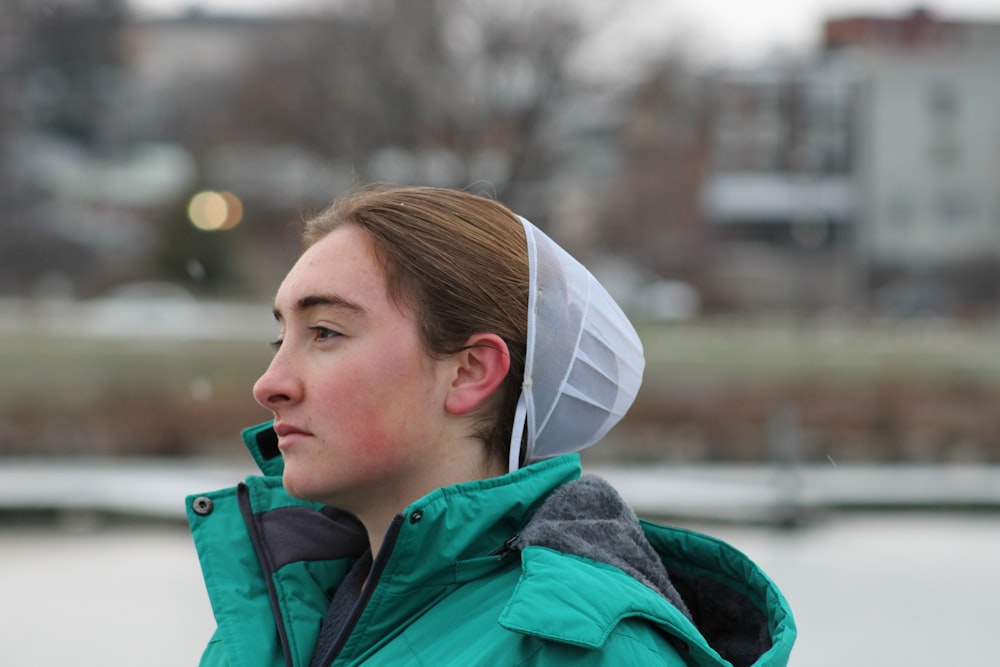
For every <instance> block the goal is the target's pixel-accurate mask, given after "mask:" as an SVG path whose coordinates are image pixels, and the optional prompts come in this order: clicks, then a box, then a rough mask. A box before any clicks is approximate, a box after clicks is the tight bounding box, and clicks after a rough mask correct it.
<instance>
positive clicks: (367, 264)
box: [275, 227, 387, 310]
mask: <svg viewBox="0 0 1000 667" xmlns="http://www.w3.org/2000/svg"><path fill="white" fill-rule="evenodd" d="M330 293H335V294H338V295H340V296H341V297H342V298H344V299H347V300H350V301H356V302H358V303H360V304H362V305H363V304H364V303H369V304H370V305H371V306H375V305H378V304H380V303H382V302H384V301H386V299H387V295H386V281H385V276H384V273H383V271H382V268H381V266H380V265H379V263H378V260H377V259H376V257H375V252H374V249H373V247H372V243H371V240H370V239H369V238H368V236H367V234H365V233H364V232H363V231H362V230H361V229H358V228H356V227H341V228H338V229H335V230H334V231H332V232H330V233H329V234H327V235H326V236H324V237H323V238H322V239H320V240H319V241H317V242H316V243H314V244H313V245H312V246H310V247H309V248H308V249H307V250H306V251H305V252H304V253H302V256H301V257H299V259H298V261H296V262H295V265H294V266H292V268H291V270H290V271H289V272H288V275H287V276H285V279H284V281H282V283H281V286H280V287H279V288H278V293H277V295H276V297H275V306H276V307H277V308H278V309H280V310H284V309H285V308H288V307H290V306H291V305H293V304H294V303H296V302H298V301H300V300H301V299H303V298H305V297H308V296H312V295H321V294H330Z"/></svg>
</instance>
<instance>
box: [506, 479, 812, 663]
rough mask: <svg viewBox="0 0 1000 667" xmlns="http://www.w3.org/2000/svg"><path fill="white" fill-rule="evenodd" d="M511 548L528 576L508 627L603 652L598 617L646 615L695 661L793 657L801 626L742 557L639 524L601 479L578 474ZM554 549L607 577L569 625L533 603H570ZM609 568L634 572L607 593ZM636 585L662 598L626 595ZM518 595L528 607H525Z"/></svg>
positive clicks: (573, 612)
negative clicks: (560, 600)
mask: <svg viewBox="0 0 1000 667" xmlns="http://www.w3.org/2000/svg"><path fill="white" fill-rule="evenodd" d="M678 537H680V541H678V539H677V538H678ZM654 544H655V546H654ZM511 546H512V548H514V549H520V550H521V551H522V560H523V564H522V565H523V568H524V570H525V574H524V575H523V576H522V583H521V584H520V585H519V587H518V590H517V591H516V592H515V595H514V598H512V602H511V604H509V605H508V607H507V609H506V610H505V615H504V617H503V618H502V620H501V622H502V623H504V624H505V625H507V626H508V627H511V628H512V629H518V630H520V631H523V632H529V633H532V634H538V635H540V636H546V637H549V638H558V639H561V640H562V641H570V642H573V643H577V644H579V645H582V646H599V645H600V644H601V643H602V642H603V641H604V640H605V639H606V637H607V633H608V632H610V629H611V626H610V625H602V624H601V623H597V624H594V623H593V620H594V617H595V616H604V617H605V618H606V619H620V618H623V617H626V616H642V617H645V618H647V619H648V620H650V621H653V622H655V623H657V624H659V625H660V626H661V627H662V628H664V629H665V630H666V631H667V632H668V633H669V634H670V635H672V636H673V637H674V638H675V642H676V646H677V648H678V650H679V651H680V652H682V653H685V654H687V655H688V658H689V659H690V660H691V661H693V664H699V665H701V664H704V665H717V664H719V659H720V658H721V659H722V660H724V661H726V662H724V663H723V664H731V665H734V666H735V667H740V666H749V665H754V664H761V665H763V664H784V662H783V661H784V659H786V658H787V654H788V652H789V651H790V648H791V644H792V641H793V639H794V636H795V628H794V623H793V621H792V619H791V615H790V613H788V612H787V605H785V604H784V600H783V598H781V594H780V592H778V589H777V587H776V586H775V585H774V584H773V583H772V582H771V581H770V580H769V579H767V577H766V576H765V575H764V574H763V573H762V572H760V570H759V569H757V568H756V566H754V565H753V564H752V563H751V562H750V561H749V560H748V559H747V558H746V557H745V556H743V554H741V553H739V552H738V551H737V550H735V549H733V548H732V547H730V546H728V545H726V544H725V543H722V542H720V541H718V540H715V539H713V538H710V537H707V536H704V535H699V534H697V533H693V532H688V531H681V530H679V529H675V528H666V527H663V526H658V525H656V524H652V523H649V522H644V521H640V520H639V519H637V517H636V515H635V513H634V512H633V511H632V509H631V508H630V507H629V506H628V504H627V503H625V501H624V500H623V499H622V498H621V496H620V495H619V494H618V492H617V491H616V490H615V489H614V488H613V487H612V486H611V485H609V484H608V483H607V482H605V481H604V480H602V479H600V478H598V477H594V476H585V477H581V478H580V479H577V480H574V481H571V482H569V483H566V484H564V485H563V486H562V487H560V488H559V489H557V490H555V491H554V492H553V493H552V494H551V495H550V496H549V497H548V498H547V499H546V501H545V503H544V504H543V505H542V506H541V507H540V508H539V509H538V511H537V512H536V513H535V514H534V515H533V517H532V519H531V520H530V521H529V522H528V524H527V525H526V526H525V527H524V528H523V529H522V531H521V533H520V535H519V537H518V538H517V539H516V540H514V541H513V543H512V544H511ZM532 547H538V548H539V549H534V550H533V549H532ZM551 552H558V553H559V554H561V555H571V556H578V557H580V558H584V559H587V560H588V561H591V562H593V563H594V565H595V567H596V568H597V569H598V570H605V571H604V572H600V573H598V572H595V573H594V577H593V578H592V579H591V580H590V582H589V583H588V589H587V594H586V596H580V599H579V600H577V601H576V603H575V605H564V606H563V607H564V608H565V609H567V610H568V616H567V618H565V619H563V623H562V627H559V626H560V623H559V621H558V619H553V617H552V616H551V615H550V614H548V613H545V614H540V613H539V611H538V610H539V609H540V608H544V607H539V606H538V605H537V604H536V602H537V600H540V599H544V598H549V599H553V598H556V599H558V598H559V597H561V596H565V591H562V590H561V587H560V586H559V584H558V583H557V582H558V580H559V578H560V577H559V575H558V573H557V572H555V570H556V569H557V568H558V567H559V566H558V564H557V563H556V561H553V559H552V558H551ZM549 561H553V562H552V564H553V565H554V567H553V568H552V569H551V571H549V570H548V569H547V568H546V565H547V564H548V563H549ZM603 565H610V566H613V567H614V568H617V570H620V571H621V573H623V574H624V575H627V577H625V578H624V579H625V581H620V582H617V583H614V584H611V585H610V586H609V587H607V590H606V594H605V595H601V594H600V592H599V591H600V587H601V586H602V585H604V586H608V584H607V583H603V582H614V581H615V577H614V576H612V575H609V573H608V572H606V570H607V568H601V567H600V566H603ZM629 580H631V581H629ZM633 581H634V582H637V583H638V584H641V585H642V586H644V587H645V588H646V589H647V591H648V592H650V593H654V594H655V595H649V594H646V595H643V594H642V593H638V592H636V593H632V592H627V591H628V590H629V588H630V586H631V584H632V582H633ZM571 595H572V594H571ZM519 596H520V597H522V598H524V599H525V600H530V602H528V603H525V604H519V601H518V597H519ZM584 598H585V599H586V602H584ZM550 608H551V607H548V609H550ZM548 609H547V610H548ZM595 611H596V613H595ZM574 616H576V618H573V617H574ZM588 628H591V630H590V631H588Z"/></svg>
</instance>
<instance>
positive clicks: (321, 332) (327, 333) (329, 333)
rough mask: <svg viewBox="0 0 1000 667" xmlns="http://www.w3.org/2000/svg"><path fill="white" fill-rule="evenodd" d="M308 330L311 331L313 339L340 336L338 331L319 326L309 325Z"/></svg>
mask: <svg viewBox="0 0 1000 667" xmlns="http://www.w3.org/2000/svg"><path fill="white" fill-rule="evenodd" d="M309 331H312V332H313V338H314V339H315V340H326V339H328V338H337V337H339V336H340V333H339V332H337V331H334V330H333V329H328V328H326V327H321V326H315V327H309Z"/></svg>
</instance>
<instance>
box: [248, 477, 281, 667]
mask: <svg viewBox="0 0 1000 667" xmlns="http://www.w3.org/2000/svg"><path fill="white" fill-rule="evenodd" d="M236 496H237V498H238V500H239V503H240V514H242V515H243V522H244V523H245V524H246V527H247V533H248V534H249V535H250V543H251V544H252V545H253V550H254V552H255V553H256V554H257V560H258V561H259V562H260V567H261V570H263V572H264V581H265V582H266V583H267V595H268V598H269V599H270V602H271V612H272V614H274V624H275V626H276V627H277V629H278V639H279V641H280V642H281V651H282V653H283V654H284V656H285V665H287V667H293V665H292V651H291V647H290V646H289V645H288V632H287V630H286V629H285V622H284V620H283V618H282V616H281V606H280V605H279V604H278V591H277V588H276V587H275V585H274V578H273V577H272V576H271V562H270V560H269V559H268V557H267V552H265V551H264V543H263V540H262V539H261V536H260V531H259V530H258V529H257V522H256V521H255V520H254V513H253V507H252V506H251V504H250V489H249V487H247V485H246V484H245V483H243V482H241V483H240V484H239V486H237V487H236Z"/></svg>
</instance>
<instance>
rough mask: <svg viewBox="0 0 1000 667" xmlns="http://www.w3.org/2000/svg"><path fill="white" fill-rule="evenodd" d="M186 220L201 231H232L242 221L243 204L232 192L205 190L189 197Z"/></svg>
mask: <svg viewBox="0 0 1000 667" xmlns="http://www.w3.org/2000/svg"><path fill="white" fill-rule="evenodd" d="M188 218H189V219H190V220H191V224H192V225H194V226H195V227H197V228H198V229H201V230H203V231H217V230H224V229H232V228H233V227H235V226H236V225H238V224H240V221H241V220H242V219H243V202H241V201H240V198H239V197H237V196H236V195H234V194H233V193H232V192H216V191H214V190H205V191H203V192H199V193H198V194H196V195H195V196H193V197H191V201H190V202H189V203H188Z"/></svg>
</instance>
